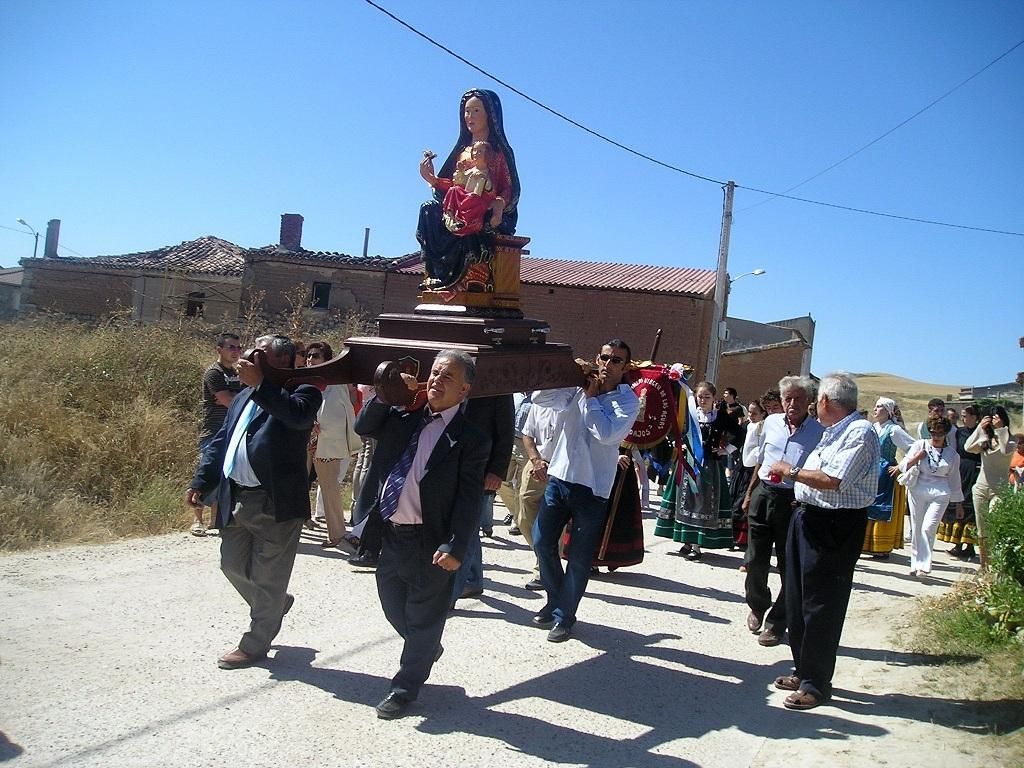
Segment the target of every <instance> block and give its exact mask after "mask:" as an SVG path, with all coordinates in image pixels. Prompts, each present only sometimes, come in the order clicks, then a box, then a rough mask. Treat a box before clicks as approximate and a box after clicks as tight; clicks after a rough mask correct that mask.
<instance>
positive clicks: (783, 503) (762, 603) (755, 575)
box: [744, 483, 794, 637]
mask: <svg viewBox="0 0 1024 768" xmlns="http://www.w3.org/2000/svg"><path fill="white" fill-rule="evenodd" d="M793 498H794V497H793V489H792V488H777V487H774V486H768V485H765V484H764V483H758V484H757V487H756V488H754V492H753V493H752V494H751V496H750V509H749V511H748V513H747V556H746V560H745V564H746V566H747V579H746V583H745V585H744V587H745V592H746V597H747V605H748V606H749V607H750V610H751V612H753V613H755V614H756V615H758V616H763V617H764V628H765V629H770V630H772V631H773V632H774V633H775V634H777V635H778V636H779V637H782V635H783V633H784V632H785V631H786V535H787V534H788V533H789V521H790V519H791V518H792V517H793ZM773 546H774V547H775V556H776V557H777V558H778V561H779V578H780V579H781V581H782V584H781V585H780V587H779V592H778V594H777V595H776V597H775V601H774V602H772V592H771V590H770V589H769V588H768V574H769V572H770V570H771V558H772V547H773Z"/></svg>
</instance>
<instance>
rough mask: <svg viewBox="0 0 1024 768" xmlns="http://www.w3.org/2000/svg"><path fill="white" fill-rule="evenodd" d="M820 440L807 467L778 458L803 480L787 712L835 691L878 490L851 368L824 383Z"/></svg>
mask: <svg viewBox="0 0 1024 768" xmlns="http://www.w3.org/2000/svg"><path fill="white" fill-rule="evenodd" d="M817 412H818V420H819V421H820V422H821V424H822V426H823V427H824V428H825V431H824V433H823V434H822V436H821V442H819V443H818V446H817V447H816V448H815V449H814V450H812V451H811V453H810V455H809V456H808V457H807V460H806V461H805V462H804V464H803V468H801V467H800V466H798V465H795V464H792V463H790V462H788V461H784V460H781V461H777V462H775V463H774V464H772V466H771V469H770V471H771V472H772V473H773V474H775V475H778V476H781V477H785V478H786V479H788V480H790V481H791V482H793V483H795V484H796V500H797V502H798V505H799V506H797V509H796V512H795V513H794V514H793V520H792V522H791V523H790V526H789V538H788V540H787V544H786V557H787V563H786V620H787V621H788V623H789V645H790V649H791V651H792V653H793V665H794V668H795V674H792V675H786V676H783V677H778V678H776V679H775V687H776V688H778V689H780V690H784V691H790V692H791V693H790V694H789V695H788V696H787V697H786V699H785V701H784V702H783V704H784V705H785V707H786V708H787V709H812V708H814V707H816V706H818V705H819V704H821V703H823V702H825V701H827V700H828V699H829V697H830V696H831V695H832V675H833V674H834V672H835V668H836V652H837V651H838V649H839V638H840V636H841V635H842V633H843V622H844V621H845V619H846V607H847V605H848V604H849V602H850V591H851V589H852V588H853V568H854V566H855V565H856V563H857V557H858V556H859V555H860V549H861V544H862V543H863V541H864V528H865V526H866V525H867V508H868V507H869V506H870V505H871V504H872V502H874V500H875V493H876V490H877V487H878V459H879V454H880V451H879V445H878V437H877V436H876V435H875V430H874V429H873V428H872V426H871V423H870V422H869V421H867V419H864V418H863V417H862V416H861V415H860V413H859V412H858V411H857V382H856V381H855V380H854V378H853V377H852V376H850V375H849V374H847V373H832V374H829V375H828V376H826V377H825V378H823V379H822V380H821V386H820V388H819V390H818V402H817Z"/></svg>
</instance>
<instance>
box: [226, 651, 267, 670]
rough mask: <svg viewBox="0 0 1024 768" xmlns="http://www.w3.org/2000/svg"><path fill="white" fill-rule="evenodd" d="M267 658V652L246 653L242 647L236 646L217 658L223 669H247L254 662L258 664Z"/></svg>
mask: <svg viewBox="0 0 1024 768" xmlns="http://www.w3.org/2000/svg"><path fill="white" fill-rule="evenodd" d="M265 658H267V654H265V653H259V654H253V653H246V652H245V651H243V650H242V649H241V648H235V650H233V651H228V652H227V653H225V654H224V655H223V656H221V657H220V658H219V659H217V666H218V667H220V668H221V669H245V668H246V667H251V666H252V665H253V664H258V663H259V662H261V661H263V660H264V659H265Z"/></svg>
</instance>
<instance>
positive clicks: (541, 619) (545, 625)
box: [530, 613, 555, 629]
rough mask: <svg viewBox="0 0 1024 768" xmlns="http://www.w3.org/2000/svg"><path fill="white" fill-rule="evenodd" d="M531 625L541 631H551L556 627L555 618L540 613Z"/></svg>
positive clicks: (531, 621)
mask: <svg viewBox="0 0 1024 768" xmlns="http://www.w3.org/2000/svg"><path fill="white" fill-rule="evenodd" d="M530 623H531V624H533V626H535V627H538V628H539V629H551V628H552V627H553V626H555V620H554V618H553V617H551V616H549V615H548V614H546V613H538V614H537V615H536V616H534V617H533V618H532V619H530Z"/></svg>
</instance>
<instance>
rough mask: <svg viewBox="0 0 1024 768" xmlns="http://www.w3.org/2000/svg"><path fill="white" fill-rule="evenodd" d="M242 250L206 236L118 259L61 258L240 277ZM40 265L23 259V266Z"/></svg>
mask: <svg viewBox="0 0 1024 768" xmlns="http://www.w3.org/2000/svg"><path fill="white" fill-rule="evenodd" d="M243 253H245V248H242V247H241V246H238V245H235V244H234V243H229V242H228V241H227V240H221V239H220V238H219V237H214V236H213V235H207V236H206V237H200V238H197V239H196V240H186V241H185V242H184V243H181V244H180V245H167V246H164V247H163V248H157V249H156V250H155V251H142V252H140V253H126V254H123V255H121V256H94V257H92V258H84V257H83V258H66V257H61V258H60V259H59V262H60V263H62V264H83V265H89V266H91V267H104V268H106V269H131V270H151V271H159V272H164V271H170V272H188V273H192V274H206V275H225V276H229V277H241V276H242V267H243V266H244V260H243V258H242V254H243ZM32 261H40V262H41V261H43V260H42V259H25V260H24V262H23V263H31V262H32Z"/></svg>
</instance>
